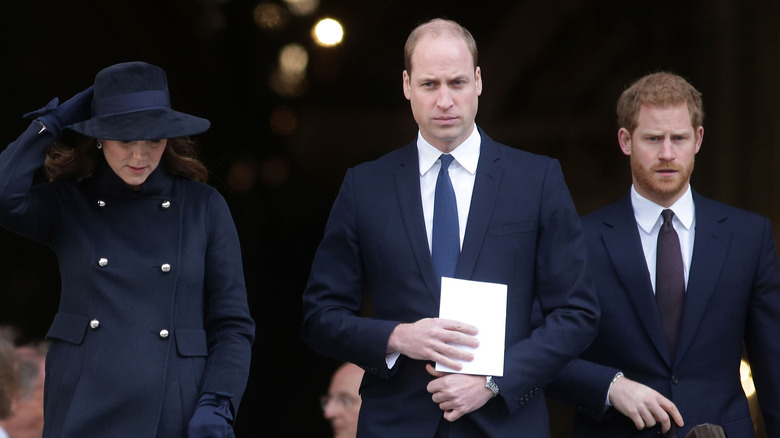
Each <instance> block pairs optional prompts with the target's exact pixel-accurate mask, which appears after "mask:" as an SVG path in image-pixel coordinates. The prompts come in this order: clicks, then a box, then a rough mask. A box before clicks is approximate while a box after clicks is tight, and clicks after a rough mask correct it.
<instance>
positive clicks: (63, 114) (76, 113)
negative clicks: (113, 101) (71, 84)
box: [24, 85, 94, 135]
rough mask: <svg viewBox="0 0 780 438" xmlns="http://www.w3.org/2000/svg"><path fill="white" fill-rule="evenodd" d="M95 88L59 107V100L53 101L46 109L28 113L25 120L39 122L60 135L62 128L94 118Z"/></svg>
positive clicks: (83, 92) (79, 94)
mask: <svg viewBox="0 0 780 438" xmlns="http://www.w3.org/2000/svg"><path fill="white" fill-rule="evenodd" d="M93 87H94V85H93V86H91V87H89V88H87V89H86V90H84V91H82V92H80V93H78V94H76V95H75V96H73V97H71V98H70V99H68V100H66V101H65V102H63V103H62V105H59V102H60V100H59V99H58V98H56V97H55V98H54V99H52V100H51V101H50V102H49V103H48V104H46V106H45V107H43V108H41V109H39V110H36V111H33V112H30V113H27V114H25V115H24V118H25V119H33V120H38V121H40V122H41V123H43V125H44V126H46V129H48V130H49V131H51V132H53V133H54V134H55V135H58V134H59V133H60V131H62V128H63V127H65V126H68V125H72V124H74V123H77V122H81V121H84V120H87V119H89V118H90V117H92V94H93Z"/></svg>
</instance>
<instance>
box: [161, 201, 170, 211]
mask: <svg viewBox="0 0 780 438" xmlns="http://www.w3.org/2000/svg"><path fill="white" fill-rule="evenodd" d="M170 206H171V201H163V203H162V204H160V207H162V208H163V209H166V210H167V209H168V207H170Z"/></svg>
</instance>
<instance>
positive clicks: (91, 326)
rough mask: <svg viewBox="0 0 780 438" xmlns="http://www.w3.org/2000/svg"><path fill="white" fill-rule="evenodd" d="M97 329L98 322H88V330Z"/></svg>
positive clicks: (95, 320)
mask: <svg viewBox="0 0 780 438" xmlns="http://www.w3.org/2000/svg"><path fill="white" fill-rule="evenodd" d="M98 327H100V321H98V320H97V319H93V320H92V321H90V322H89V328H91V329H93V330H94V329H96V328H98Z"/></svg>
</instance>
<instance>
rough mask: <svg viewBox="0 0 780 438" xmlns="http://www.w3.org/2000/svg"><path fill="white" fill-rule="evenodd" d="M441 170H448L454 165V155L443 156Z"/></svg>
mask: <svg viewBox="0 0 780 438" xmlns="http://www.w3.org/2000/svg"><path fill="white" fill-rule="evenodd" d="M439 158H440V159H441V168H442V169H444V170H447V169H448V168H449V167H450V164H452V160H453V159H454V158H453V157H452V155H448V154H441V157H439Z"/></svg>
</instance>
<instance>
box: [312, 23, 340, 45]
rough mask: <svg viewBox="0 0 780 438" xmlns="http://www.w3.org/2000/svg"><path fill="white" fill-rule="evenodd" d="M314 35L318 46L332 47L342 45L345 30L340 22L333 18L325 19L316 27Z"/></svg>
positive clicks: (313, 31)
mask: <svg viewBox="0 0 780 438" xmlns="http://www.w3.org/2000/svg"><path fill="white" fill-rule="evenodd" d="M312 35H313V37H314V41H315V42H316V43H317V44H319V45H321V46H325V47H331V46H335V45H337V44H339V43H341V40H342V39H343V38H344V29H343V28H342V27H341V23H339V22H338V21H336V20H334V19H332V18H325V19H323V20H320V21H319V22H318V23H317V24H316V25H315V26H314V29H313V30H312Z"/></svg>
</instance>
